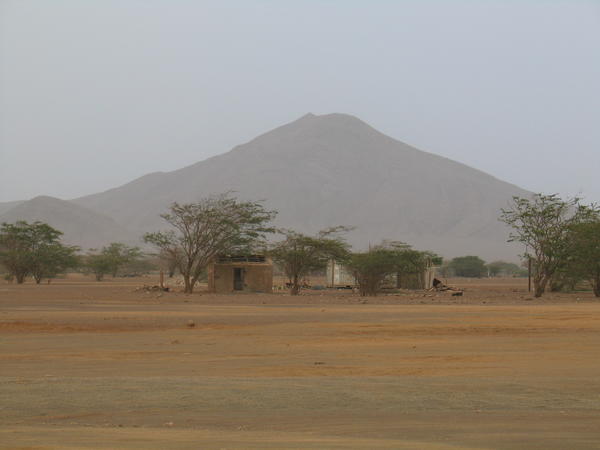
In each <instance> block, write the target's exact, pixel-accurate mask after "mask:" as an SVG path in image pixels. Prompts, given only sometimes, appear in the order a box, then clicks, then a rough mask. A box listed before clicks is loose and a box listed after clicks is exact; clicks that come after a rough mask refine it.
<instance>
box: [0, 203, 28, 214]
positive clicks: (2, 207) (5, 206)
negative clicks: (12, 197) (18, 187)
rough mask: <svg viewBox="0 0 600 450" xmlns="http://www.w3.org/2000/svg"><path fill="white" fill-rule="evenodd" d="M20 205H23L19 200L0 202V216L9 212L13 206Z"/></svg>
mask: <svg viewBox="0 0 600 450" xmlns="http://www.w3.org/2000/svg"><path fill="white" fill-rule="evenodd" d="M21 203H23V201H21V200H16V201H14V202H2V203H0V215H2V214H4V213H5V212H7V211H10V210H11V209H13V208H14V207H15V206H18V205H20V204H21Z"/></svg>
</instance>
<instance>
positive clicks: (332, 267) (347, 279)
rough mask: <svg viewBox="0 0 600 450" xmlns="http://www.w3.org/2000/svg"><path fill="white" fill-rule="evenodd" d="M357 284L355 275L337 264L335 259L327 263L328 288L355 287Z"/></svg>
mask: <svg viewBox="0 0 600 450" xmlns="http://www.w3.org/2000/svg"><path fill="white" fill-rule="evenodd" d="M357 284H358V283H357V282H356V278H354V274H353V273H352V272H350V270H348V268H346V267H345V266H343V265H341V264H339V263H336V262H335V259H331V260H330V261H329V262H328V263H327V287H330V288H335V287H354V286H356V285H357Z"/></svg>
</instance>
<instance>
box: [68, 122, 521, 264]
mask: <svg viewBox="0 0 600 450" xmlns="http://www.w3.org/2000/svg"><path fill="white" fill-rule="evenodd" d="M226 191H233V192H235V193H236V195H238V196H239V197H240V198H243V199H252V200H257V199H265V200H266V202H265V203H266V206H267V207H268V208H269V209H275V210H278V211H279V215H278V217H277V219H276V222H275V224H276V225H277V226H281V227H286V228H293V229H296V230H298V231H301V232H306V233H315V232H317V231H318V230H319V229H321V228H325V227H328V226H332V225H338V224H341V225H349V226H354V227H355V230H354V231H352V232H351V233H349V235H348V238H349V241H350V243H351V244H353V245H354V246H355V247H356V248H366V247H367V246H368V245H369V244H374V243H377V242H379V241H380V240H382V239H394V240H401V241H405V242H408V243H409V244H412V245H414V246H415V247H416V248H419V249H423V250H425V249H427V250H433V251H437V252H439V253H442V254H443V255H445V256H459V255H464V254H477V255H480V256H482V257H484V258H493V259H497V258H505V259H512V260H514V259H516V254H517V253H518V249H517V248H516V247H515V245H514V244H513V245H511V244H507V243H506V238H507V236H508V230H507V228H506V226H505V225H504V224H501V223H500V222H499V221H498V216H499V214H500V208H502V207H506V206H507V205H508V202H509V201H510V200H511V198H512V196H514V195H520V196H524V195H529V194H530V193H529V192H527V191H525V190H523V189H521V188H519V187H518V186H515V185H513V184H510V183H506V182H504V181H502V180H500V179H498V178H496V177H494V176H492V175H489V174H487V173H485V172H483V171H481V170H478V169H475V168H472V167H469V166H467V165H465V164H463V163H460V162H457V161H453V160H450V159H448V158H444V157H442V156H439V155H435V154H433V153H429V152H424V151H422V150H419V149H417V148H415V147H413V146H411V145H408V144H406V143H404V142H402V141H399V140H396V139H394V138H391V137H389V136H387V135H385V134H383V133H381V132H379V131H378V130H376V129H375V128H373V127H372V126H370V125H369V124H367V123H365V122H364V121H362V120H360V119H358V118H356V117H354V116H350V115H347V114H340V113H333V114H326V115H318V116H317V115H314V114H310V113H309V114H306V115H304V116H302V117H300V118H299V119H297V120H295V121H292V122H289V123H286V124H284V125H282V126H280V127H277V128H275V129H273V130H270V131H268V132H266V133H262V134H260V135H258V136H256V137H255V138H253V139H251V140H249V141H248V142H246V143H244V144H241V145H237V146H235V147H233V148H232V149H231V150H230V151H228V152H226V153H222V154H220V155H215V156H213V157H210V158H207V159H205V160H203V161H199V162H197V163H194V164H191V165H189V166H186V167H183V168H181V169H177V170H174V171H170V172H153V173H150V174H147V175H144V176H142V177H139V178H136V179H134V180H132V181H131V182H129V183H126V184H124V185H121V186H118V187H115V188H113V189H109V190H107V191H104V192H100V193H97V194H92V195H87V196H83V197H79V198H76V199H73V200H71V202H72V203H74V204H76V205H79V206H82V207H85V208H87V209H89V210H91V211H94V212H96V213H98V214H101V215H105V216H108V217H111V218H113V219H114V220H115V221H116V222H117V223H118V224H119V226H121V227H123V228H125V229H127V230H130V231H131V232H132V233H136V234H138V235H141V234H142V233H143V232H145V231H152V230H155V229H164V228H165V223H164V222H163V221H162V219H161V218H160V217H159V215H160V214H161V213H163V212H165V211H166V210H167V209H168V207H169V205H170V204H171V203H172V202H174V201H178V202H180V203H185V202H191V201H195V200H198V199H200V198H202V197H205V196H208V195H212V194H218V193H222V192H226Z"/></svg>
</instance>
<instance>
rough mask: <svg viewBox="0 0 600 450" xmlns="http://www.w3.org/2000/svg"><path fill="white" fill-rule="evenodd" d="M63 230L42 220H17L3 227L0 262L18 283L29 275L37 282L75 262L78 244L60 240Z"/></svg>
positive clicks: (52, 275)
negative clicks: (29, 221)
mask: <svg viewBox="0 0 600 450" xmlns="http://www.w3.org/2000/svg"><path fill="white" fill-rule="evenodd" d="M62 234H63V233H62V232H61V231H59V230H56V229H55V228H52V227H51V226H50V225H48V224H46V223H42V222H38V221H36V222H33V223H28V222H26V221H22V220H21V221H18V222H15V223H14V224H9V223H3V224H2V226H1V227H0V262H2V264H3V265H4V267H6V269H7V271H8V273H9V275H10V276H12V277H14V278H15V279H16V281H17V283H18V284H21V283H23V282H24V281H25V277H27V275H30V274H31V275H33V276H34V279H35V281H36V283H40V281H41V280H42V278H47V277H54V276H56V275H57V274H58V273H60V272H62V271H64V270H66V269H67V268H69V267H71V266H73V265H75V263H76V259H75V256H74V254H75V252H76V251H77V247H68V246H65V245H63V244H62V243H61V242H60V237H61V236H62Z"/></svg>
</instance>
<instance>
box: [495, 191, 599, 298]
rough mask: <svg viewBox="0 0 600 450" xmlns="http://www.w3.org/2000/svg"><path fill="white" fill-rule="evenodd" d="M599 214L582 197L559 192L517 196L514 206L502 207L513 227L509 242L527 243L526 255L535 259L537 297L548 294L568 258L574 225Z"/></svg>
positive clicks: (505, 217)
mask: <svg viewBox="0 0 600 450" xmlns="http://www.w3.org/2000/svg"><path fill="white" fill-rule="evenodd" d="M597 216H598V212H597V210H596V208H595V207H594V206H593V205H592V206H586V205H582V204H581V203H580V199H579V198H572V199H568V200H563V199H561V198H560V197H559V196H558V195H557V194H551V195H544V194H535V195H534V196H533V198H532V199H527V198H521V197H514V198H513V202H512V205H511V207H510V208H508V209H503V210H502V215H501V217H500V220H502V221H503V222H505V223H506V224H508V225H510V226H511V227H512V229H513V231H512V232H511V234H510V236H509V239H508V240H509V242H521V243H522V244H524V245H525V246H526V250H525V254H524V257H525V258H531V262H532V268H533V285H534V296H535V297H541V296H542V295H543V294H544V292H545V290H546V287H547V286H548V283H549V282H550V281H551V280H552V277H553V276H554V275H555V274H556V273H557V272H558V271H559V270H560V269H561V267H564V265H565V263H566V262H567V261H568V259H569V254H570V252H571V251H572V249H571V248H570V247H569V233H570V231H571V230H572V229H573V227H575V226H577V225H579V224H581V223H585V222H589V221H591V220H593V219H594V218H597Z"/></svg>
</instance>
